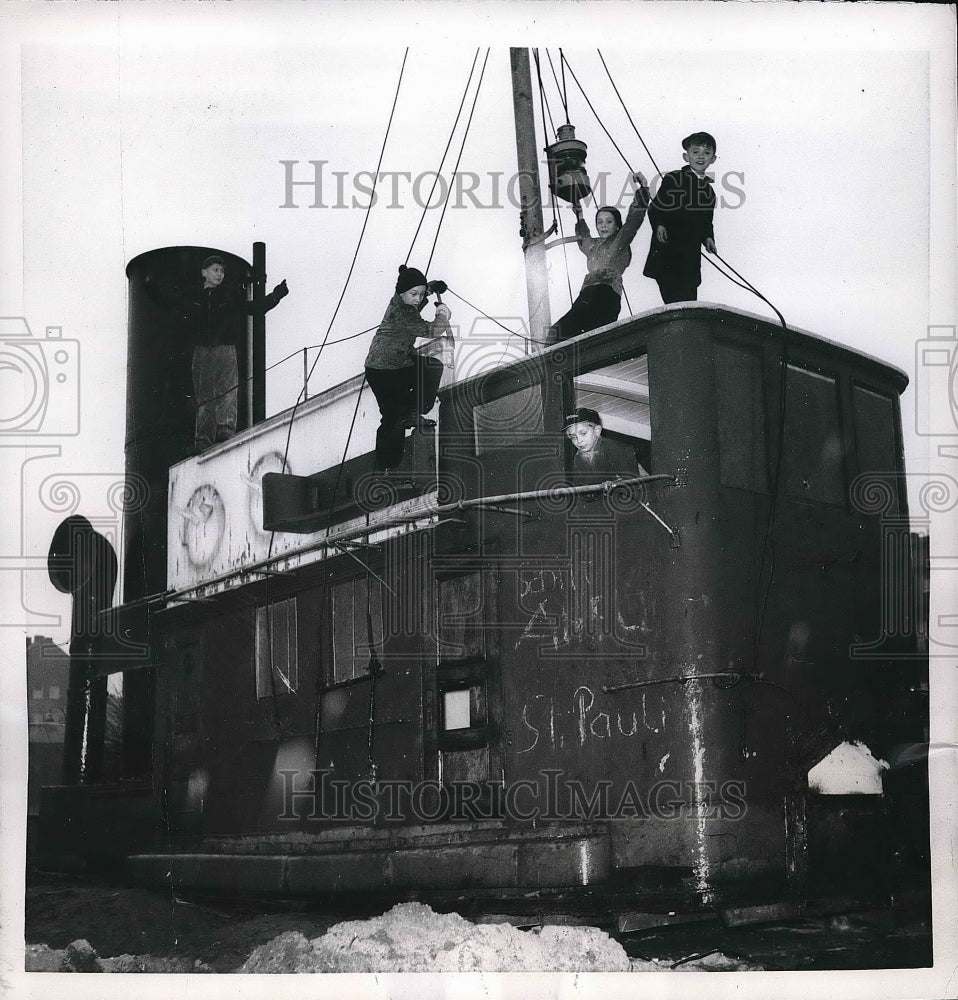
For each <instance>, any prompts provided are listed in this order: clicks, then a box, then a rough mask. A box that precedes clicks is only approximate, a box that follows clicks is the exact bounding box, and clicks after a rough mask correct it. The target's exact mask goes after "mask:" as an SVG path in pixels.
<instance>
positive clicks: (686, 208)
mask: <svg viewBox="0 0 958 1000" xmlns="http://www.w3.org/2000/svg"><path fill="white" fill-rule="evenodd" d="M714 211H715V192H714V191H713V190H712V183H711V181H709V179H708V178H707V177H699V176H698V174H696V173H695V172H694V171H693V170H692V168H691V167H689V166H687V165H686V166H684V167H682V169H681V170H671V171H669V173H667V174H666V175H665V176H664V177H663V178H662V183H661V184H660V185H659V189H658V191H657V192H656V194H655V197H654V198H653V199H652V204H651V205H650V206H649V226H650V227H651V229H652V241H651V243H650V244H649V256H648V258H647V259H646V262H645V269H644V270H643V272H642V273H643V274H644V275H645V276H646V277H647V278H659V277H663V276H666V275H670V274H674V275H685V276H689V277H692V276H694V277H695V278H697V281H696V284H699V283H700V282H701V280H702V260H701V248H702V244H703V243H704V242H705V241H706V240H707V239H709V238H713V239H714V237H715V233H714V232H713V230H712V215H713V213H714ZM657 226H665V229H666V232H667V234H668V238H669V241H668V243H660V242H659V241H658V239H657V238H656V235H655V230H656V227H657Z"/></svg>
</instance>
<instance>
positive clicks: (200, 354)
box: [146, 254, 289, 453]
mask: <svg viewBox="0 0 958 1000" xmlns="http://www.w3.org/2000/svg"><path fill="white" fill-rule="evenodd" d="M200 277H201V278H202V281H203V283H202V285H200V284H199V283H197V285H196V286H195V287H194V288H193V289H191V290H190V291H186V292H182V291H179V290H173V289H168V288H164V287H162V286H160V285H158V284H156V283H155V282H153V280H152V278H151V276H150V275H147V277H146V289H147V291H148V292H149V293H150V295H151V296H152V298H153V299H154V300H155V301H156V302H158V303H159V304H160V305H165V306H168V307H170V308H172V309H175V310H176V311H177V312H179V314H180V316H181V317H182V319H183V321H184V324H185V328H186V333H187V335H188V337H189V339H190V341H191V342H192V345H193V358H192V366H191V367H192V375H193V395H194V398H195V401H196V426H195V431H194V448H195V450H196V452H197V453H199V452H202V451H205V450H206V449H207V448H210V447H212V445H214V444H215V443H216V442H218V441H226V440H227V439H228V438H231V437H232V436H233V435H234V434H235V433H236V421H237V409H238V400H239V366H238V363H237V357H236V347H237V344H239V343H241V342H242V338H243V336H244V334H245V332H246V324H245V323H244V322H243V320H244V318H245V317H246V316H250V315H252V314H253V311H254V309H255V308H256V305H255V304H254V303H253V302H251V301H250V300H248V299H247V298H246V295H245V293H244V290H243V287H242V285H227V284H226V283H225V278H226V264H225V262H224V260H223V258H222V257H221V256H220V255H219V254H211V255H210V256H209V257H207V258H206V259H205V260H204V261H203V263H202V264H201V265H200ZM288 294H289V289H288V288H287V287H286V282H285V281H281V282H280V283H279V284H278V285H277V286H276V287H275V288H274V289H273V290H272V291H271V292H270V293H269V295H266V296H265V297H264V299H263V303H262V306H261V309H262V311H263V312H269V310H270V309H272V308H274V307H275V306H277V305H278V304H279V301H280V299H282V298H285V297H286V296H287V295H288Z"/></svg>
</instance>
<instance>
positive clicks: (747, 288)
mask: <svg viewBox="0 0 958 1000" xmlns="http://www.w3.org/2000/svg"><path fill="white" fill-rule="evenodd" d="M596 52H597V53H598V55H599V59H600V61H601V62H602V68H603V69H604V70H605V73H606V76H608V78H609V83H610V84H612V89H613V90H614V91H615V96H616V97H617V98H618V99H619V103H620V104H621V105H622V110H623V111H624V112H625V116H626V118H628V119H629V124H630V125H631V126H632V129H633V131H634V132H635V134H636V136H637V137H638V140H639V142H641V143H642V148H643V149H644V150H645V152H646V153H647V154H648V157H649V159H650V160H651V161H652V166H654V167H655V171H656V173H657V174H658V175H659V176H662V170H661V168H660V167H659V165H658V163H657V162H656V160H655V157H654V156H653V155H652V151H651V150H650V149H649V147H648V145H647V144H646V141H645V139H644V138H643V137H642V133H641V132H640V131H639V129H638V126H637V125H636V124H635V121H634V120H633V118H632V115H631V114H630V112H629V109H628V107H627V106H626V103H625V100H624V99H623V97H622V94H621V92H620V91H619V88H618V87H617V86H616V82H615V80H614V79H613V77H612V72H611V70H610V69H609V66H608V64H607V63H606V61H605V57H604V56H603V55H602V51H601V49H596ZM569 72H570V73H572V77H573V79H574V80H575V82H576V84H577V85H578V86H579V89H580V90H582V85H581V84H579V81H578V79H577V78H576V76H575V72H574V71H573V69H572V67H571V66H569ZM582 96H583V97H585V99H586V103H587V104H588V105H589V107H590V108H592V113H593V114H594V115H595V116H596V121H598V122H599V124H600V125H602V129H603V131H605V134H606V135H609V132H608V129H606V127H605V125H603V124H602V122H601V121H600V120H599V116H598V114H596V111H595V108H593V107H592V103H591V102H590V101H589V98H588V97H587V96H586V93H585V91H584V90H582ZM609 138H610V139H611V138H612V137H611V136H609ZM613 145H615V143H614V141H613ZM618 148H619V147H618V146H616V149H618ZM619 155H620V156H622V153H621V150H620V151H619ZM622 159H623V160H625V157H624V156H622ZM625 163H626V166H628V165H629V164H628V160H625ZM629 169H630V170H631V169H632V168H631V167H629ZM700 253H701V257H702V259H703V260H706V261H708V263H709V264H710V265H711V266H712V267H714V268H715V270H716V271H718V272H719V274H721V275H722V276H723V277H724V278H726V279H727V280H728V281H731V282H732V284H733V285H737V286H738V287H739V288H742V289H744V290H745V291H748V292H751V293H752V294H753V295H755V296H757V297H758V298H760V299H761V300H762V301H763V302H764V303H765V304H766V305H767V306H768V307H769V308H770V309H771V310H772V312H774V313H775V315H776V316H777V317H778V319H779V322H780V323H781V324H782V326H783V327H786V326H787V324H786V322H785V319H784V317H783V316H782V314H781V313H780V312H779V311H778V309H776V308H775V306H774V305H772V303H771V302H770V301H769V300H768V299H767V298H766V297H765V296H764V295H763V294H762V293H761V292H760V291H759V290H758V289H757V288H756V287H755V286H754V285H753V284H752V283H751V282H750V281H749V280H748V278H746V277H744V276H743V275H741V274H739V273H738V271H736V270H735V268H734V267H732V265H731V264H729V262H728V261H727V260H725V259H724V258H723V257H721V256H719V254H717V253H716V254H714V255H713V256H715V257H717V258H718V259H719V260H720V261H721V262H722V263H723V264H724V265H725V267H727V268H728V269H729V271H731V272H732V274H734V275H735V276H736V277H737V278H740V279H741V282H739V281H736V280H735V278H733V277H731V276H730V275H729V274H727V273H726V272H725V271H723V270H722V268H721V267H719V266H718V264H716V263H715V261H713V260H712V259H711V258H709V257H706V256H705V253H704V252H700Z"/></svg>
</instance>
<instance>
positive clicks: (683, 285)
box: [655, 274, 699, 305]
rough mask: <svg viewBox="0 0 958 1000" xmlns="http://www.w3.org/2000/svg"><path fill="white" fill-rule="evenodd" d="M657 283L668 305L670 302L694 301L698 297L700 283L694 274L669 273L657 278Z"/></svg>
mask: <svg viewBox="0 0 958 1000" xmlns="http://www.w3.org/2000/svg"><path fill="white" fill-rule="evenodd" d="M655 283H656V284H657V285H658V286H659V294H660V295H661V296H662V301H663V302H664V303H665V304H666V305H668V304H669V303H670V302H694V301H695V300H696V299H697V298H698V294H699V283H698V281H697V280H696V278H695V276H694V275H691V276H687V275H684V274H678V275H676V274H667V275H663V276H662V277H661V278H656V279H655Z"/></svg>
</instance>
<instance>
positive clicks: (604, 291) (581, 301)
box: [552, 285, 622, 340]
mask: <svg viewBox="0 0 958 1000" xmlns="http://www.w3.org/2000/svg"><path fill="white" fill-rule="evenodd" d="M621 307H622V299H621V298H620V297H619V294H618V293H617V292H616V291H615V289H613V288H610V287H609V286H608V285H587V286H586V287H585V288H583V289H582V291H581V292H579V296H578V298H577V299H576V300H575V302H573V303H572V308H571V309H570V310H569V311H568V312H567V313H566V314H565V316H563V317H562V319H560V320H559V321H558V322H557V323H555V324H554V325H553V327H552V329H553V330H555V333H556V340H568V339H569V338H570V337H577V336H578V335H579V334H580V333H585V332H586V331H587V330H594V329H595V328H596V327H599V326H605V324H606V323H613V322H614V321H615V320H617V319H618V318H619V309H621Z"/></svg>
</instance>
